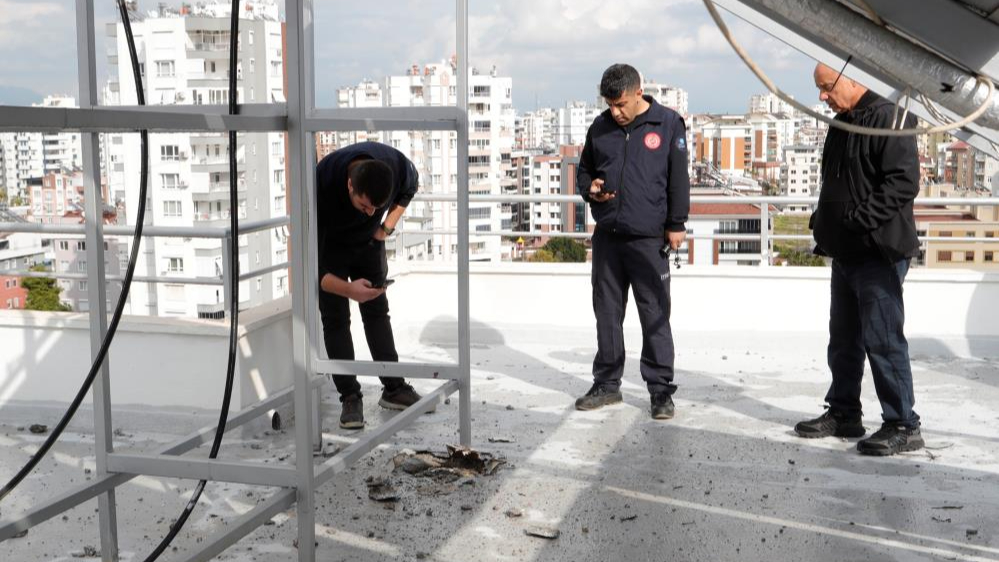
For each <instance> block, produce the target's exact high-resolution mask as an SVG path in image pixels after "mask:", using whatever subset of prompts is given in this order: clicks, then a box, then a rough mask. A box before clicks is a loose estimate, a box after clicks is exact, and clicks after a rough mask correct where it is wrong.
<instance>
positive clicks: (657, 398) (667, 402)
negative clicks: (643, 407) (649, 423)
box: [652, 392, 674, 420]
mask: <svg viewBox="0 0 999 562" xmlns="http://www.w3.org/2000/svg"><path fill="white" fill-rule="evenodd" d="M673 412H674V408H673V397H672V396H670V395H669V394H666V393H665V392H655V393H653V394H652V419H654V420H671V419H673Z"/></svg>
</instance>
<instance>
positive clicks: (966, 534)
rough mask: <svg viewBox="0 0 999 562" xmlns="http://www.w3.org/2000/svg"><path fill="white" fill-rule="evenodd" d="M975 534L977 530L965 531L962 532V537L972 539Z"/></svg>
mask: <svg viewBox="0 0 999 562" xmlns="http://www.w3.org/2000/svg"><path fill="white" fill-rule="evenodd" d="M977 534H978V529H968V530H967V531H965V532H964V536H966V537H973V536H975V535H977Z"/></svg>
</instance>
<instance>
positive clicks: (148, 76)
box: [104, 0, 288, 318]
mask: <svg viewBox="0 0 999 562" xmlns="http://www.w3.org/2000/svg"><path fill="white" fill-rule="evenodd" d="M241 6H242V7H243V9H244V10H245V11H244V12H243V14H242V17H241V19H240V30H239V34H240V35H239V47H240V48H239V56H238V62H237V67H236V87H237V99H238V100H239V102H240V103H274V102H283V101H284V100H285V94H284V79H283V76H284V50H283V30H282V24H281V22H280V20H279V14H278V5H277V3H276V2H275V1H274V0H251V1H249V2H245V3H243V4H241ZM230 9H231V4H230V3H229V2H226V1H223V0H211V1H208V2H202V3H199V4H197V5H195V6H190V5H187V4H185V5H183V6H182V7H181V8H180V9H179V10H172V9H169V8H166V7H165V6H164V5H163V4H161V5H160V8H159V9H158V10H156V11H154V12H151V13H148V14H135V15H134V19H133V22H132V29H133V34H134V36H135V39H136V43H137V44H136V48H137V50H138V52H139V53H140V61H139V71H140V73H141V74H142V77H143V86H144V88H145V97H146V101H147V103H148V104H150V105H159V104H164V105H171V104H195V105H201V104H212V105H225V104H227V103H228V93H229V71H228V67H229V47H230V45H231V44H232V38H231V37H230V32H229V15H230ZM107 34H108V36H109V38H110V41H111V43H112V45H114V47H113V48H112V49H111V54H110V55H109V61H108V62H109V64H110V69H109V76H110V81H109V83H108V85H107V87H106V89H105V97H106V99H105V104H106V105H134V104H135V103H136V95H135V89H134V86H133V84H134V81H133V77H132V67H131V64H129V54H128V46H127V43H126V41H125V34H124V29H123V27H122V25H121V24H120V23H117V24H109V25H108V28H107ZM149 139H150V146H149V157H150V158H149V160H150V165H149V171H150V173H149V192H148V198H147V208H146V221H147V223H149V224H156V225H165V226H208V227H227V226H228V225H229V215H230V213H231V212H237V213H239V219H240V220H242V221H247V220H257V219H266V218H270V217H273V216H281V215H285V214H286V208H287V203H286V197H287V195H286V188H285V186H286V183H285V182H286V175H285V147H284V134H283V133H242V134H240V135H239V140H238V143H237V146H236V148H235V150H236V161H237V166H238V169H239V171H238V177H237V178H236V185H237V190H238V197H239V199H238V200H239V207H238V209H235V210H233V209H230V208H229V183H230V181H229V180H230V178H229V160H228V151H229V148H228V135H225V134H218V133H161V134H156V135H150V137H149ZM106 147H107V151H106V152H107V154H106V155H105V158H106V159H107V161H106V162H105V164H104V167H105V169H106V171H107V174H108V183H109V187H110V190H111V193H112V196H113V197H114V199H115V200H121V199H123V200H124V201H125V209H124V213H122V214H123V215H124V218H125V221H126V222H127V223H128V224H134V222H135V220H136V210H137V205H138V200H137V199H138V190H139V165H140V162H139V160H140V158H139V155H140V153H139V143H138V140H137V138H136V136H135V135H123V134H113V135H109V138H108V139H107V142H106ZM119 217H121V214H120V215H119ZM145 244H146V251H145V252H142V253H141V254H140V258H139V260H140V261H139V263H138V264H137V268H136V270H137V272H139V273H138V274H139V275H146V276H157V277H170V278H176V279H177V283H160V284H152V283H148V284H144V283H137V284H135V285H133V286H132V289H131V291H130V295H129V299H130V303H131V311H132V313H133V314H150V315H159V316H198V317H202V318H221V317H222V315H223V314H224V296H223V294H222V289H221V287H217V286H210V285H192V284H184V283H183V280H184V279H185V278H193V277H218V276H219V275H220V273H221V272H222V267H223V266H222V260H223V251H222V244H223V242H222V241H221V240H218V239H205V238H190V239H183V238H164V237H159V238H150V239H147V240H146V241H145ZM287 256H288V249H287V239H286V237H284V235H283V231H281V230H274V231H263V232H258V233H252V234H246V235H243V236H240V237H239V262H240V271H241V272H244V273H245V272H249V271H251V270H255V269H261V268H265V267H267V266H269V265H271V264H275V263H280V262H284V261H286V260H287ZM287 292H288V273H287V270H284V269H282V270H278V271H276V272H273V273H267V274H264V275H262V276H260V277H254V278H252V279H250V280H248V281H243V282H241V283H240V287H239V294H240V302H239V306H240V308H247V307H250V306H255V305H257V304H261V303H263V302H267V301H270V300H272V299H274V298H277V297H280V296H282V295H284V294H287Z"/></svg>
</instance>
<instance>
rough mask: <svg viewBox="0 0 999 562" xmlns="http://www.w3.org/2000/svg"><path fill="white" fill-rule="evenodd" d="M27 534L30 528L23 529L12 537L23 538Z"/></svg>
mask: <svg viewBox="0 0 999 562" xmlns="http://www.w3.org/2000/svg"><path fill="white" fill-rule="evenodd" d="M27 535H28V530H27V529H25V530H23V531H21V532H20V533H18V534H16V535H14V536H13V537H11V538H14V539H19V538H22V537H26V536H27Z"/></svg>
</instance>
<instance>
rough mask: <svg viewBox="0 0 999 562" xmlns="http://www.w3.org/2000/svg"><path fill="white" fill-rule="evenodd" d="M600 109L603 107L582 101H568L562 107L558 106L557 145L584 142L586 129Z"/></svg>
mask: <svg viewBox="0 0 999 562" xmlns="http://www.w3.org/2000/svg"><path fill="white" fill-rule="evenodd" d="M602 111H603V107H600V106H595V105H590V104H588V103H586V102H582V101H569V102H566V104H565V106H564V107H560V108H558V109H557V110H556V113H557V115H558V124H557V136H556V142H557V145H558V146H562V145H567V144H583V143H585V142H586V131H588V130H589V129H590V124H592V123H593V120H594V119H596V118H597V115H600V113H601V112H602Z"/></svg>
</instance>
